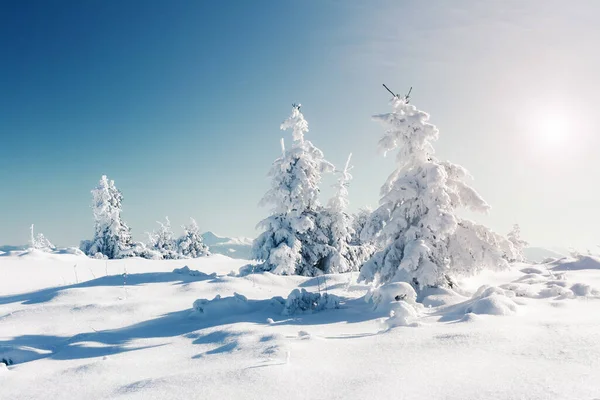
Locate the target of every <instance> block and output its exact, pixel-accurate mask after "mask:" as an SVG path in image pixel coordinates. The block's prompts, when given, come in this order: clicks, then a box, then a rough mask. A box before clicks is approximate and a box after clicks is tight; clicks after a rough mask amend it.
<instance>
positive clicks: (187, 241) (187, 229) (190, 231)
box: [177, 218, 210, 258]
mask: <svg viewBox="0 0 600 400" xmlns="http://www.w3.org/2000/svg"><path fill="white" fill-rule="evenodd" d="M177 248H178V250H179V253H180V254H181V255H182V256H183V257H190V258H197V257H204V256H208V255H210V251H209V249H208V246H207V245H205V244H204V242H203V241H202V234H201V233H200V228H198V224H197V223H196V220H194V218H190V223H189V224H188V225H184V226H183V235H182V236H181V237H180V238H179V239H178V240H177Z"/></svg>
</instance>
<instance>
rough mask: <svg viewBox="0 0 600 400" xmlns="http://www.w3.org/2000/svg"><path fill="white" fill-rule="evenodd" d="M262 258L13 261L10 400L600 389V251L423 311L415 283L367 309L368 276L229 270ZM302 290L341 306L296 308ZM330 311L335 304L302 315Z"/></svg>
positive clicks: (3, 263)
mask: <svg viewBox="0 0 600 400" xmlns="http://www.w3.org/2000/svg"><path fill="white" fill-rule="evenodd" d="M246 262H247V261H244V260H235V259H231V258H228V257H225V256H222V255H212V256H210V257H206V258H199V259H193V260H169V261H151V260H142V259H126V260H115V261H103V260H93V259H89V258H86V257H83V256H78V255H74V254H48V253H43V252H39V251H34V252H25V253H20V255H16V253H15V254H13V255H5V256H3V257H0V273H1V274H2V275H1V276H2V279H1V280H0V359H2V358H4V359H5V360H6V361H7V362H9V364H11V365H9V366H8V367H5V366H3V365H1V364H0V398H6V399H11V400H17V399H31V398H43V399H71V398H73V399H74V398H85V399H88V400H92V399H119V398H123V399H147V398H160V399H191V398H223V399H237V398H244V399H282V398H288V399H307V398H324V399H367V398H368V399H391V398H406V399H457V400H458V399H460V400H468V399H482V398H485V399H515V398H526V399H577V400H580V399H590V400H591V399H593V398H595V397H598V395H599V394H600V381H599V380H598V374H597V372H598V371H599V370H600V329H599V328H598V327H599V326H600V313H598V309H599V308H600V292H598V290H597V289H598V288H600V260H599V259H597V258H594V257H585V258H582V259H580V260H574V259H565V260H561V261H557V262H554V263H551V264H547V265H527V264H519V265H515V266H514V268H513V269H511V270H509V271H504V272H501V273H491V272H486V273H484V274H481V275H479V276H476V277H473V278H470V279H465V280H463V281H462V282H461V287H462V289H461V293H456V292H453V291H450V290H436V291H430V292H429V293H426V295H425V296H423V297H422V298H420V299H419V301H420V303H414V301H413V299H412V298H411V295H410V293H408V292H406V290H407V289H406V288H405V287H404V286H402V285H397V286H391V287H390V288H388V290H381V291H376V292H373V293H371V295H370V296H368V297H370V298H371V303H367V302H365V300H364V297H363V296H364V295H365V294H366V293H367V291H368V287H367V286H364V285H359V284H356V282H355V281H354V279H355V278H356V274H342V275H329V276H323V277H319V278H303V277H298V276H289V277H282V276H275V275H271V274H269V273H263V274H256V275H249V276H245V277H235V276H229V275H228V274H229V272H230V271H232V270H237V269H238V268H239V267H240V266H242V265H244V264H245V263H246ZM185 265H188V266H189V268H190V269H183V270H181V269H180V268H181V267H183V266H185ZM175 269H179V271H178V272H177V273H176V272H173V270H175ZM194 270H198V271H201V272H194ZM482 285H488V286H486V287H483V288H481V286H482ZM297 288H298V289H305V290H307V291H309V292H312V293H316V294H315V296H317V297H318V293H321V294H325V293H327V294H328V295H329V300H328V302H321V301H320V300H319V301H315V302H314V303H310V302H309V303H302V301H301V299H300V298H299V297H291V298H290V299H291V300H288V301H287V303H286V300H285V299H286V298H287V297H288V295H289V294H290V292H292V291H293V290H295V289H297ZM236 293H237V294H236ZM294 293H295V294H296V296H298V295H299V293H300V292H294ZM407 293H408V295H406V294H407ZM401 294H402V296H400V295H401ZM218 296H220V297H218ZM278 296H281V297H278ZM334 296H339V297H337V298H336V297H334ZM403 296H404V298H405V300H403V301H395V300H394V297H398V298H400V297H403ZM198 299H205V300H201V301H198V302H196V304H195V305H196V308H195V309H194V308H193V304H194V303H195V301H196V300H198ZM322 299H323V297H321V300H322ZM317 303H318V304H320V305H322V306H323V308H325V310H323V311H321V312H314V313H311V312H310V310H308V311H304V312H301V311H299V310H298V308H297V307H300V306H302V304H304V306H306V307H309V308H311V307H316V306H317ZM289 305H292V306H294V307H292V308H293V309H295V310H296V312H295V313H292V315H287V314H289V312H288V311H289V309H290V308H289V307H288V306H289ZM336 306H337V307H339V308H335V307H336ZM331 307H333V309H327V308H331ZM286 310H287V311H286ZM390 311H393V312H394V316H393V317H392V318H390V317H389V316H390ZM398 325H406V326H398ZM394 326H396V327H394ZM392 327H393V328H392Z"/></svg>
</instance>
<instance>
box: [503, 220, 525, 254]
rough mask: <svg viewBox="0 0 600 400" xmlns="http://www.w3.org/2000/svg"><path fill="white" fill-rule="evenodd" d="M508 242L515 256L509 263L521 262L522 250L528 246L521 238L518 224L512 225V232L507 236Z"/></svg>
mask: <svg viewBox="0 0 600 400" xmlns="http://www.w3.org/2000/svg"><path fill="white" fill-rule="evenodd" d="M507 237H508V240H509V241H510V242H511V243H512V245H513V247H514V250H515V255H514V257H513V258H512V259H511V258H509V261H523V260H524V259H525V257H524V256H523V249H524V248H525V247H527V246H528V245H529V243H527V242H526V241H525V240H523V239H522V238H521V227H520V226H519V224H514V225H513V227H512V230H511V231H510V232H509V233H508V235H507Z"/></svg>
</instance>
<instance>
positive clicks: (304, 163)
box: [252, 106, 334, 275]
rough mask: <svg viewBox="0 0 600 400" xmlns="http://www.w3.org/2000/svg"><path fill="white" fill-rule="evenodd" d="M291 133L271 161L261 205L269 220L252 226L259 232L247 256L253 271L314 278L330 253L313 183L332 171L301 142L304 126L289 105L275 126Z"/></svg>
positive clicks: (318, 154)
mask: <svg viewBox="0 0 600 400" xmlns="http://www.w3.org/2000/svg"><path fill="white" fill-rule="evenodd" d="M281 129H283V130H287V129H291V130H292V137H293V142H292V145H291V146H290V148H289V149H285V147H284V146H283V140H282V152H283V154H282V156H281V157H280V158H278V159H277V160H275V162H274V163H273V165H272V167H271V170H270V171H269V176H270V177H271V179H272V181H271V188H270V189H269V190H268V191H267V193H266V194H265V196H264V197H263V199H262V200H261V203H260V204H261V205H270V206H271V215H270V216H269V217H267V218H266V219H264V220H263V221H261V222H260V223H259V224H258V227H261V228H264V229H265V231H264V232H263V233H262V234H261V235H260V236H259V237H258V238H256V240H255V241H254V243H253V246H252V254H253V257H254V258H255V259H257V260H260V261H261V264H259V265H258V266H257V267H256V269H258V270H265V271H271V272H273V273H277V274H283V275H291V274H298V275H316V274H319V273H321V271H322V270H323V269H324V261H325V259H326V258H327V256H328V255H329V254H330V251H331V249H330V246H329V244H328V241H329V239H328V237H327V232H326V230H324V229H323V227H322V226H321V225H320V220H319V218H320V216H319V213H320V212H321V211H322V206H321V204H320V203H319V200H318V195H319V184H320V183H321V175H322V174H323V173H326V172H333V170H334V168H333V165H332V164H331V163H329V162H328V161H326V160H325V158H324V156H323V153H322V152H321V150H319V149H318V148H316V147H315V146H314V145H313V144H312V143H311V142H310V141H308V140H305V139H304V134H305V133H306V132H308V123H307V122H306V120H305V119H304V116H303V115H302V113H301V112H300V106H294V107H293V109H292V114H291V115H290V117H289V118H288V119H286V120H285V121H284V122H283V123H282V124H281Z"/></svg>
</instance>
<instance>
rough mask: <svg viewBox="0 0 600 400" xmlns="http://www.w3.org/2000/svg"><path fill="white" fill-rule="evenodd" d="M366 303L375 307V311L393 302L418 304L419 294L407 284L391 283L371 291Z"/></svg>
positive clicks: (367, 295) (366, 297)
mask: <svg viewBox="0 0 600 400" xmlns="http://www.w3.org/2000/svg"><path fill="white" fill-rule="evenodd" d="M365 301H366V302H367V303H369V304H372V305H373V310H381V309H382V307H383V308H385V307H387V304H389V303H391V302H393V301H405V302H407V303H409V304H416V303H417V292H415V289H414V288H413V287H412V286H411V285H410V284H408V283H406V282H390V283H386V284H385V285H381V286H379V287H378V288H373V289H371V290H370V291H369V292H368V293H367V294H366V295H365Z"/></svg>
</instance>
